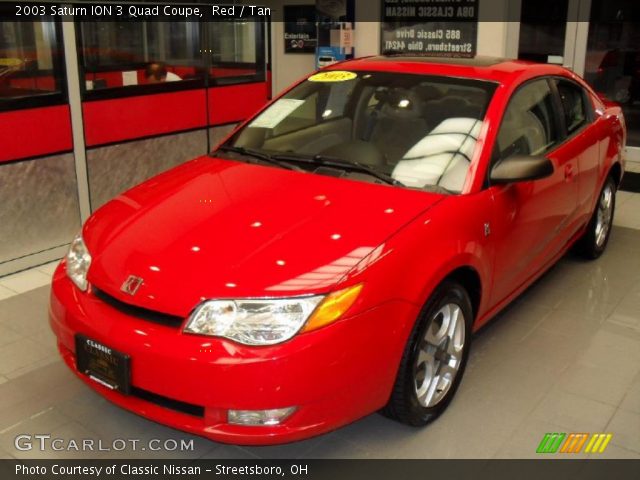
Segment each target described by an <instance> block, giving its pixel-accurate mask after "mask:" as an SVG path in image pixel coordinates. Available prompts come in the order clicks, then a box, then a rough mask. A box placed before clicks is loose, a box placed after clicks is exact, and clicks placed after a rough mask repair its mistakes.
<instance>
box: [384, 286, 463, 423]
mask: <svg viewBox="0 0 640 480" xmlns="http://www.w3.org/2000/svg"><path fill="white" fill-rule="evenodd" d="M456 315H457V321H455V322H454V323H452V320H453V318H454V316H456ZM472 321H473V308H472V306H471V300H470V298H469V295H468V293H467V291H466V290H465V289H464V288H463V287H462V286H461V285H460V284H458V283H457V282H454V281H450V280H446V281H444V282H443V283H442V284H441V285H440V286H439V287H438V288H436V290H435V291H434V293H433V294H432V295H431V298H430V299H429V301H428V302H427V304H426V305H425V307H424V308H423V309H422V312H421V313H420V316H419V317H418V320H417V321H416V325H415V326H414V328H413V331H412V332H411V335H410V337H409V340H408V342H407V346H406V347H405V350H404V353H403V355H402V360H401V361H400V367H399V368H398V374H397V377H396V381H395V384H394V387H393V391H392V393H391V398H390V399H389V403H388V404H387V405H386V406H385V407H384V408H383V409H382V411H381V413H382V414H383V415H385V416H387V417H389V418H392V419H394V420H397V421H399V422H401V423H405V424H407V425H412V426H423V425H426V424H427V423H429V422H431V421H433V420H435V419H436V418H437V417H438V416H439V415H440V414H442V412H444V410H445V409H446V408H447V406H448V405H449V403H450V402H451V399H452V398H453V396H454V395H455V393H456V390H457V389H458V385H459V384H460V381H461V379H462V376H463V374H464V369H465V367H466V364H467V358H468V357H469V348H470V346H471V325H472ZM454 324H455V326H454ZM445 325H447V326H448V327H449V328H447V327H445ZM449 333H450V335H449ZM436 345H437V346H436ZM443 367H444V369H443ZM447 367H448V368H447ZM429 379H430V380H429Z"/></svg>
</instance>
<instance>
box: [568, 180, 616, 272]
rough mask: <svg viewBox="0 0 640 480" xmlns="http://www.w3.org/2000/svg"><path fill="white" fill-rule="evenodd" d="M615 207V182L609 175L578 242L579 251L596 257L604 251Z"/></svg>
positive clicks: (584, 254)
mask: <svg viewBox="0 0 640 480" xmlns="http://www.w3.org/2000/svg"><path fill="white" fill-rule="evenodd" d="M615 208H616V182H615V181H614V179H613V178H612V177H611V176H609V178H607V181H606V182H605V183H604V187H602V191H601V192H600V196H599V197H598V203H597V205H596V209H595V211H594V212H593V216H592V217H591V221H590V222H589V225H588V226H587V231H586V232H585V234H584V236H583V237H582V238H581V239H580V241H579V243H578V245H577V246H578V251H579V253H580V254H581V255H582V256H584V257H586V258H588V259H596V258H598V257H599V256H600V255H602V253H603V252H604V250H605V248H607V244H608V243H609V237H610V236H611V227H612V226H613V215H614V213H615Z"/></svg>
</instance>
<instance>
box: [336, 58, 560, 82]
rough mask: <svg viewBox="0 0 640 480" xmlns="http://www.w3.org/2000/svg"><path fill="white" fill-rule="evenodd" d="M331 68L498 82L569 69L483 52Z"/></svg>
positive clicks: (365, 60) (360, 60)
mask: <svg viewBox="0 0 640 480" xmlns="http://www.w3.org/2000/svg"><path fill="white" fill-rule="evenodd" d="M330 69H331V70H359V71H365V70H369V71H382V72H397V73H414V74H422V75H444V76H453V77H467V78H473V79H477V80H485V81H492V82H498V83H509V82H512V81H515V80H516V79H517V78H518V77H520V76H521V75H522V74H524V73H529V74H530V73H538V74H540V75H562V74H565V73H566V70H565V69H564V68H563V67H560V66H557V65H549V64H540V63H533V62H528V61H523V60H513V59H506V58H500V57H490V56H482V55H478V56H475V57H472V58H447V57H434V56H428V55H416V54H390V55H379V56H372V57H363V58H358V59H355V60H347V61H344V62H340V63H337V64H334V65H332V66H331V67H330ZM532 70H533V72H532Z"/></svg>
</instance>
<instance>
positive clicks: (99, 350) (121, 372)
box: [75, 334, 131, 395]
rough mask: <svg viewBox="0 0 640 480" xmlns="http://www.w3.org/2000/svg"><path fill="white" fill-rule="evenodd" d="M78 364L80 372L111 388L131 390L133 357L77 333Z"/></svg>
mask: <svg viewBox="0 0 640 480" xmlns="http://www.w3.org/2000/svg"><path fill="white" fill-rule="evenodd" d="M75 340H76V366H77V369H78V371H79V372H80V373H82V374H83V375H87V376H88V377H89V378H91V379H92V380H93V381H95V382H97V383H99V384H100V385H102V386H104V387H107V388H109V389H111V390H116V391H118V392H120V393H124V394H125V395H128V394H129V393H130V392H131V382H130V376H131V357H130V356H129V355H127V354H125V353H122V352H118V351H117V350H114V349H113V348H111V347H109V346H107V345H104V344H102V343H100V342H98V341H96V340H93V339H91V338H89V337H85V336H84V335H80V334H78V335H76V337H75Z"/></svg>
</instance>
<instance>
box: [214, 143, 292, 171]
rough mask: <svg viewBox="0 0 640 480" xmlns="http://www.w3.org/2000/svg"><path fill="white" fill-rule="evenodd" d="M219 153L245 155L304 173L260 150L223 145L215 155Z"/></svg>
mask: <svg viewBox="0 0 640 480" xmlns="http://www.w3.org/2000/svg"><path fill="white" fill-rule="evenodd" d="M217 152H225V153H228V152H231V153H237V154H238V155H243V156H245V157H252V158H257V159H258V160H261V161H263V162H265V163H269V164H271V165H275V166H277V167H282V168H286V169H289V170H297V171H302V169H301V168H299V167H296V166H294V165H291V164H290V163H288V162H287V161H286V160H285V159H280V158H277V157H274V156H271V155H269V154H268V153H264V152H261V151H259V150H254V149H252V148H246V147H234V146H231V145H221V146H220V147H218V149H217V150H216V151H215V152H214V153H217Z"/></svg>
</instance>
